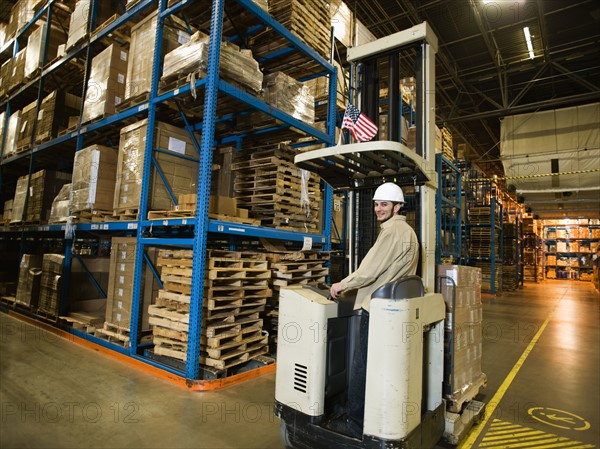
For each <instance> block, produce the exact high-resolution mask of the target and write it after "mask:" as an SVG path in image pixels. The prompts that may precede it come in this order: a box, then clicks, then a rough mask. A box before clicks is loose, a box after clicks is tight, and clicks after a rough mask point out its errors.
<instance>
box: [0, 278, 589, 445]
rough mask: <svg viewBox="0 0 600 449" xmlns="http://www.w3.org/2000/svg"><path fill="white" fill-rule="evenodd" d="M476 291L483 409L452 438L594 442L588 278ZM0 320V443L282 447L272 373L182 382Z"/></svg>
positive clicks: (515, 442)
mask: <svg viewBox="0 0 600 449" xmlns="http://www.w3.org/2000/svg"><path fill="white" fill-rule="evenodd" d="M483 302H484V306H483V307H484V324H483V334H484V335H483V337H484V338H483V368H484V371H485V372H486V374H487V375H488V379H489V380H488V387H487V389H486V390H485V391H484V392H483V394H482V397H483V399H484V400H485V401H486V402H488V403H489V405H488V410H489V411H490V413H489V415H490V416H489V417H488V418H486V420H485V421H484V422H483V423H482V424H481V425H479V426H477V427H475V428H474V429H473V431H472V433H471V437H470V439H469V440H467V441H466V442H465V443H464V444H463V445H462V448H470V447H473V448H478V447H486V448H492V449H493V448H498V447H503V448H507V449H510V448H513V447H514V448H517V447H519V448H524V447H525V448H541V447H554V448H563V447H564V448H567V447H570V448H593V447H600V446H599V445H600V435H599V423H600V405H599V404H598V400H597V399H598V397H600V374H599V373H600V365H599V364H600V356H599V351H598V348H599V343H600V316H599V315H600V309H599V305H600V301H599V297H598V293H597V292H596V291H595V290H594V289H593V288H592V286H591V284H590V283H583V282H569V281H546V282H544V283H542V284H526V286H525V287H524V288H522V289H519V290H518V291H516V292H513V293H510V294H505V295H503V296H499V297H496V298H484V301H483ZM0 326H1V327H0V329H1V333H0V402H1V405H2V410H1V412H2V415H1V422H0V425H1V427H0V446H1V447H3V448H22V447H31V448H43V447H48V448H50V447H52V448H80V447H90V448H100V447H103V448H104V447H111V448H121V447H136V448H164V447H169V448H205V449H208V448H211V449H217V448H218V449H221V448H247V449H251V448H252V449H253V448H264V449H271V448H272V449H279V448H282V445H281V444H280V443H279V423H278V421H277V419H276V418H274V417H273V414H272V405H273V393H274V375H273V374H269V375H266V376H263V377H261V378H258V379H255V380H252V381H248V382H246V383H244V384H241V385H237V386H234V387H230V388H227V389H225V390H222V391H219V392H205V393H197V392H189V391H187V390H184V389H182V388H179V387H176V386H174V385H172V384H170V383H168V382H166V381H163V380H161V379H158V378H156V377H154V376H152V375H150V374H146V373H144V372H140V371H138V370H136V369H134V368H132V367H130V366H127V365H125V364H122V363H120V362H118V361H116V360H113V359H111V358H109V357H106V356H104V355H101V354H97V353H95V352H93V351H90V350H89V349H86V348H82V347H80V346H78V345H75V344H73V343H71V342H69V341H67V340H64V339H62V338H60V337H58V336H55V335H54V334H51V333H48V332H46V331H44V330H42V329H38V328H36V327H34V326H31V325H29V324H27V323H24V322H21V321H19V320H17V319H15V318H13V317H11V316H7V315H6V314H4V313H0ZM515 365H516V366H515ZM519 367H520V369H519ZM588 425H589V427H588ZM577 442H579V443H577ZM440 447H442V446H440Z"/></svg>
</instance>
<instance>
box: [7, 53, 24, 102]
mask: <svg viewBox="0 0 600 449" xmlns="http://www.w3.org/2000/svg"><path fill="white" fill-rule="evenodd" d="M26 50H27V48H24V49H22V50H21V51H19V52H18V53H17V54H16V55H15V57H14V58H13V59H12V62H11V64H10V67H9V71H8V74H7V76H8V79H7V81H8V83H7V86H6V92H7V93H10V92H12V91H13V90H15V89H17V88H19V87H20V86H21V85H22V84H23V81H24V80H25V56H26Z"/></svg>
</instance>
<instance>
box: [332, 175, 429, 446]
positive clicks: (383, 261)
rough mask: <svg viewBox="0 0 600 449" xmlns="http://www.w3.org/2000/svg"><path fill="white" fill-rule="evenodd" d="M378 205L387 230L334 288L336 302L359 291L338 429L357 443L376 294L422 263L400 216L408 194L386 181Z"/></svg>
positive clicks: (414, 238)
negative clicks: (383, 286)
mask: <svg viewBox="0 0 600 449" xmlns="http://www.w3.org/2000/svg"><path fill="white" fill-rule="evenodd" d="M373 201H374V206H375V215H376V217H377V221H378V222H379V224H380V226H381V231H380V232H379V235H378V236H377V240H376V241H375V244H374V245H373V246H372V247H371V249H370V250H369V252H368V253H367V255H366V256H365V258H364V259H363V260H362V262H361V264H360V266H359V267H358V269H357V270H356V271H355V272H354V273H352V274H351V275H350V276H348V277H346V278H344V279H342V280H341V281H340V282H338V283H336V284H333V285H332V286H331V288H330V289H329V293H330V294H331V296H332V298H337V297H338V296H339V295H340V294H341V293H343V294H344V295H346V294H347V292H348V291H350V290H355V289H358V291H357V292H356V300H355V302H354V309H355V310H356V312H355V313H356V316H354V317H352V320H351V322H350V323H349V339H351V341H352V342H353V343H352V345H351V346H352V348H353V349H352V350H351V353H350V354H349V362H348V364H349V367H350V374H349V378H348V391H347V409H346V414H345V415H344V416H342V421H338V423H340V424H338V426H341V427H340V429H338V431H341V432H342V433H346V434H348V435H352V436H354V437H356V438H360V437H361V435H362V429H363V419H364V404H365V383H366V366H367V345H368V343H367V339H368V327H369V321H368V320H369V318H368V317H369V308H370V303H371V294H372V293H373V292H374V291H375V290H377V289H378V288H379V287H381V286H382V285H384V284H387V283H388V282H392V281H395V280H398V279H400V278H402V277H404V276H409V275H414V274H415V273H416V271H417V263H418V259H419V257H418V255H419V245H418V241H417V235H416V234H415V231H414V230H413V229H412V228H411V227H410V226H409V224H408V223H407V222H406V217H404V216H402V215H398V212H400V209H401V208H402V206H403V204H404V193H403V192H402V189H401V188H400V187H398V186H397V185H396V184H394V183H392V182H386V183H385V184H382V185H380V186H379V187H377V190H375V194H374V195H373ZM334 430H335V429H334Z"/></svg>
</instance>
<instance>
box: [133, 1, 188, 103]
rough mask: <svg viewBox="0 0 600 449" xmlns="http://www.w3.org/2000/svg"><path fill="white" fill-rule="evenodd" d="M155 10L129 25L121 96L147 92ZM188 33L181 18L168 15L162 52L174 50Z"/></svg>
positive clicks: (151, 64)
mask: <svg viewBox="0 0 600 449" xmlns="http://www.w3.org/2000/svg"><path fill="white" fill-rule="evenodd" d="M156 25H157V12H154V13H152V14H150V15H149V16H148V17H146V18H145V19H143V20H142V21H141V22H140V23H138V24H137V25H135V26H134V27H133V28H132V29H131V40H130V45H129V61H128V63H127V80H126V85H125V98H133V97H136V96H139V95H142V94H145V93H147V92H150V83H151V81H152V67H153V64H154V58H155V56H157V55H155V54H154V45H151V44H150V43H153V42H154V39H155V36H156ZM189 39H190V35H189V33H188V32H187V27H186V24H185V22H183V21H182V20H181V19H179V18H178V17H176V16H175V15H171V16H170V20H169V21H165V24H164V27H163V41H162V46H161V51H162V54H161V55H158V56H159V57H160V58H161V59H162V56H163V55H165V54H167V53H169V52H171V51H173V50H175V49H176V48H177V47H179V46H180V45H181V44H184V43H186V42H188V41H189Z"/></svg>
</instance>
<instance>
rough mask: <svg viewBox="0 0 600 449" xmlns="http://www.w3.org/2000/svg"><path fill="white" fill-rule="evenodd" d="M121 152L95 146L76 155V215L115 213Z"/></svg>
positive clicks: (74, 194) (74, 166) (73, 181)
mask: <svg viewBox="0 0 600 449" xmlns="http://www.w3.org/2000/svg"><path fill="white" fill-rule="evenodd" d="M117 161H118V150H117V149H114V148H110V147H105V146H102V145H92V146H90V147H87V148H84V149H82V150H81V151H78V152H77V153H75V160H74V163H73V178H72V183H73V207H72V212H73V213H75V212H80V211H112V208H113V201H114V193H115V179H116V173H117Z"/></svg>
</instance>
